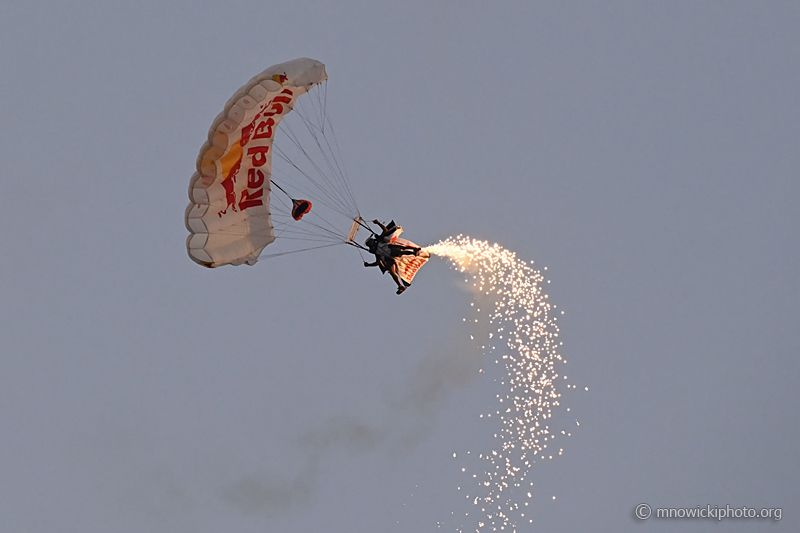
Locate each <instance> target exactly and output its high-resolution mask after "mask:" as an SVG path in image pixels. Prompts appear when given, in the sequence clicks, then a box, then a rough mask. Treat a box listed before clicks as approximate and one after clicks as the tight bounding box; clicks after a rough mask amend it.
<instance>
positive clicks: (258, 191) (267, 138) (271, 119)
mask: <svg viewBox="0 0 800 533" xmlns="http://www.w3.org/2000/svg"><path fill="white" fill-rule="evenodd" d="M283 78H284V81H286V76H285V75H284V76H283ZM276 81H277V80H276ZM293 97H294V93H293V92H292V90H291V89H288V88H287V89H283V90H282V91H281V92H280V94H278V95H277V96H275V97H274V98H272V99H271V100H270V101H269V102H267V103H266V104H263V105H262V106H261V108H260V111H259V112H258V113H256V115H255V116H254V117H253V120H252V121H250V123H249V124H247V125H246V126H244V127H242V133H241V137H240V138H239V141H238V142H237V143H236V144H234V145H233V146H232V147H231V149H230V150H229V151H228V153H227V154H225V155H224V156H223V157H222V158H221V159H220V163H221V164H222V172H223V173H225V169H226V168H228V166H229V165H230V167H229V170H228V172H227V174H225V177H224V178H223V179H222V182H221V185H222V188H223V189H224V190H225V203H226V205H225V209H223V210H221V211H219V212H218V213H217V215H218V216H219V217H220V218H222V215H225V214H227V212H228V209H231V210H233V211H244V210H245V209H248V208H250V207H257V206H261V205H264V202H263V196H264V180H265V176H264V172H262V171H261V170H259V169H260V167H263V166H264V165H266V164H267V162H268V161H269V157H268V156H269V151H270V147H271V146H272V139H273V136H274V134H275V128H276V126H277V124H278V122H280V119H281V117H282V116H283V115H284V114H286V113H288V112H289V111H290V110H291V108H289V107H288V106H289V105H290V104H291V103H292V98H293ZM285 106H287V107H285ZM253 142H255V145H251V146H248V145H250V144H251V143H253ZM245 155H247V156H248V157H249V158H250V161H249V163H250V164H249V165H248V166H249V167H250V168H248V169H247V184H246V185H247V186H246V188H244V189H243V190H242V194H241V196H240V198H239V202H238V204H237V202H236V178H237V177H238V175H239V171H240V170H241V167H242V162H243V160H244V156H245Z"/></svg>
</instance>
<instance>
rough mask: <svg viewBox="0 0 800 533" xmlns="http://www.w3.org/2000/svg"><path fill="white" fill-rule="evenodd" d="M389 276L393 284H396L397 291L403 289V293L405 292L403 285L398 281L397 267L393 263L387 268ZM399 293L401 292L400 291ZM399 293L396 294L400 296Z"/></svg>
mask: <svg viewBox="0 0 800 533" xmlns="http://www.w3.org/2000/svg"><path fill="white" fill-rule="evenodd" d="M389 274H391V276H392V279H393V280H394V282H395V283H397V289H398V290H399V289H403V291H404V290H406V287H405V285H403V282H402V281H400V277H398V275H397V265H396V264H395V263H392V264H391V266H389ZM400 292H402V291H400ZM400 292H398V293H397V294H400Z"/></svg>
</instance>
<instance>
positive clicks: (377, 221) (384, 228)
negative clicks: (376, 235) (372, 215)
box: [372, 218, 389, 234]
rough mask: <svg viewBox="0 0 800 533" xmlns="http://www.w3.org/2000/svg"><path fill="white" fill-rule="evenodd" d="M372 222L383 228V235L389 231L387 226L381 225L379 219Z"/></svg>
mask: <svg viewBox="0 0 800 533" xmlns="http://www.w3.org/2000/svg"><path fill="white" fill-rule="evenodd" d="M372 222H374V223H375V224H377V225H378V227H380V228H381V230H382V231H383V233H384V234H385V233H386V232H387V231H389V230H387V229H386V226H384V225H383V224H381V223H380V221H379V220H378V219H377V218H376V219H375V220H373V221H372Z"/></svg>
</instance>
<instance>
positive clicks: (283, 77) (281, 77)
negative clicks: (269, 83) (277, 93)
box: [272, 72, 289, 85]
mask: <svg viewBox="0 0 800 533" xmlns="http://www.w3.org/2000/svg"><path fill="white" fill-rule="evenodd" d="M272 80H273V81H277V82H278V83H280V84H281V85H283V84H284V83H286V82H287V81H289V77H288V76H287V75H286V73H285V72H284V73H283V74H274V75H273V76H272Z"/></svg>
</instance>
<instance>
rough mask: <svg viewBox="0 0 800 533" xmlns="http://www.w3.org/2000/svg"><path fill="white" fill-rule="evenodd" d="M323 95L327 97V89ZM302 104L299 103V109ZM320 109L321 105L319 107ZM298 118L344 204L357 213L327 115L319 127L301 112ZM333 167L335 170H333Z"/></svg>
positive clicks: (342, 160)
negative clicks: (315, 147)
mask: <svg viewBox="0 0 800 533" xmlns="http://www.w3.org/2000/svg"><path fill="white" fill-rule="evenodd" d="M325 95H326V97H327V87H326V92H325ZM317 99H318V101H319V94H317ZM302 106H303V104H302V103H301V107H302ZM320 107H321V105H320ZM298 116H299V117H300V118H301V119H302V120H303V122H304V123H305V126H306V128H307V129H308V132H309V134H310V135H311V136H312V137H313V138H314V141H315V142H316V143H317V147H318V148H319V151H320V153H322V154H323V156H324V157H325V162H326V164H327V165H328V169H329V171H330V173H331V175H332V176H334V177H335V178H337V180H338V187H337V191H340V192H343V193H345V194H346V196H347V199H345V200H344V201H345V203H348V202H349V205H350V206H352V207H353V208H354V209H355V211H356V212H358V207H357V204H356V201H355V197H354V195H353V191H352V188H351V187H350V183H349V180H348V179H347V170H346V169H345V168H344V159H343V158H342V154H341V149H340V148H339V144H338V142H337V141H336V134H335V132H334V130H333V123H332V122H331V121H330V118H329V117H328V116H327V113H323V114H322V120H321V127H320V126H316V125H315V124H312V123H310V122H309V121H308V119H307V118H306V117H305V112H304V111H302V110H301V113H298ZM325 124H327V125H328V128H329V129H330V131H331V136H332V137H333V141H334V144H335V146H336V150H334V149H333V146H331V143H330V139H329V138H328V135H326V134H325V130H324V126H325ZM314 129H316V130H318V131H319V132H320V133H321V134H322V138H323V139H324V141H325V145H326V147H327V150H325V149H323V147H322V143H321V142H320V140H319V137H318V136H317V135H316V133H315V132H314V131H313V130H314ZM337 152H338V157H337ZM334 167H335V168H334ZM359 215H360V213H359Z"/></svg>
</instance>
